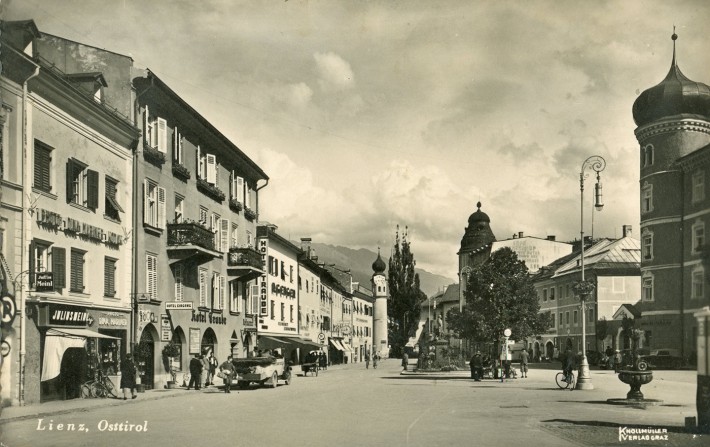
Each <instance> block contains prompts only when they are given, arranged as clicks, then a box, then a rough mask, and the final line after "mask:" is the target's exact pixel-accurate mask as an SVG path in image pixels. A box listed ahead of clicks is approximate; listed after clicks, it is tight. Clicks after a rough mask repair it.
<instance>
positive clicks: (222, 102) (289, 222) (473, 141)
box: [0, 0, 710, 280]
mask: <svg viewBox="0 0 710 447" xmlns="http://www.w3.org/2000/svg"><path fill="white" fill-rule="evenodd" d="M0 2H2V5H3V7H4V11H3V14H4V15H5V17H6V19H9V20H20V19H30V18H31V19H34V21H35V23H36V24H37V27H38V28H39V29H40V31H41V32H42V31H44V32H47V33H49V34H54V35H57V36H61V37H64V38H68V39H71V40H75V41H78V42H82V43H85V44H88V45H93V46H96V47H99V48H105V49H107V50H111V51H114V52H117V53H122V54H126V55H130V56H132V57H133V59H134V65H135V66H136V67H145V68H149V69H151V70H152V71H153V72H155V73H156V74H157V75H158V76H159V77H160V78H161V79H162V80H164V81H165V82H166V83H167V84H168V85H169V86H170V87H171V88H172V89H173V90H174V91H176V92H177V93H178V94H179V95H180V96H181V97H182V98H183V99H184V100H186V101H187V102H188V103H190V104H191V105H192V106H193V107H194V108H195V109H196V110H197V111H198V112H199V113H200V114H201V115H203V116H204V117H205V118H207V119H208V120H209V121H210V122H211V123H212V124H213V125H214V126H215V127H216V128H217V129H219V130H220V131H221V132H222V133H223V134H224V135H226V136H227V137H228V138H229V139H230V140H231V141H232V142H234V143H235V144H236V145H237V146H238V147H239V148H240V149H242V151H244V152H245V153H246V154H247V155H248V156H249V157H250V158H252V159H253V160H254V161H255V162H257V163H258V164H259V165H260V166H261V167H262V169H263V170H264V171H265V172H266V173H267V175H268V176H269V177H270V180H269V184H268V186H267V187H266V188H264V189H263V190H261V195H260V202H259V203H260V210H259V211H260V219H261V220H262V221H264V220H265V221H268V222H270V223H273V224H276V225H277V226H278V228H279V230H278V231H279V233H280V234H282V235H283V236H285V237H289V238H291V239H292V240H298V239H299V238H301V237H311V238H312V239H313V241H314V242H322V243H328V244H333V245H342V246H347V247H351V248H368V249H371V250H375V251H376V250H377V249H378V247H381V249H382V252H383V254H384V255H389V252H390V250H391V248H392V246H393V244H394V237H395V231H396V227H397V225H399V226H400V228H404V227H407V231H408V239H409V241H410V242H411V249H412V251H413V253H414V256H415V259H416V262H417V266H418V267H420V268H423V269H425V270H428V271H430V272H432V273H437V274H441V275H444V276H447V277H449V278H451V279H452V280H454V279H455V278H456V273H457V268H458V258H457V255H456V253H457V252H458V250H459V248H460V243H461V238H462V236H463V234H464V230H465V228H466V225H467V222H468V216H469V215H470V214H471V213H473V212H475V211H476V203H477V202H478V201H480V202H481V203H482V208H481V209H482V211H484V212H485V213H486V214H488V215H489V216H490V218H491V228H492V230H493V233H494V234H495V236H496V238H497V239H498V240H504V239H508V238H511V237H512V235H513V234H514V233H515V234H517V233H518V232H521V231H522V232H523V233H524V235H526V236H536V237H541V238H544V237H546V236H548V235H554V236H556V238H557V240H558V241H571V240H573V239H575V238H577V239H578V238H579V237H580V230H581V223H580V211H581V207H582V206H584V207H585V209H584V213H585V219H584V232H585V235H590V234H592V218H593V235H594V236H595V237H621V229H622V226H623V225H631V226H632V229H633V232H634V235H636V237H638V235H639V233H640V232H639V147H638V143H637V141H636V138H635V136H634V130H635V129H636V125H635V123H634V121H633V116H632V113H631V107H632V105H633V102H634V100H635V99H636V97H637V96H638V95H639V94H640V93H641V92H642V91H644V90H646V89H648V88H650V87H652V86H654V85H656V84H658V83H659V82H660V81H661V80H662V79H663V78H664V77H665V75H666V73H667V72H668V69H669V67H670V64H671V58H672V54H673V43H672V41H671V34H672V33H673V27H674V26H675V27H676V33H677V34H678V36H679V37H678V40H677V42H676V45H677V47H676V48H677V60H678V65H679V67H680V69H681V71H682V72H683V73H684V74H685V75H686V76H687V77H689V78H690V79H692V80H694V81H699V82H704V83H706V84H710V35H708V33H707V23H710V2H707V1H706V0H685V1H684V0H679V1H673V2H668V1H666V0H648V1H646V0H644V1H640V0H635V1H594V2H590V1H565V2H559V1H522V0H521V1H505V0H503V1H501V0H499V1H428V0H422V1H418V0H410V1H397V0H394V1H357V2H354V1H345V0H328V1H301V0H286V1H281V0H279V1H234V0H201V1H193V0H190V1H183V0H177V1H176V0H170V1H169V0H152V1H149V2H146V1H144V0H122V1H120V0H116V1H90V0H62V1H61V2H60V1H54V0H41V1H40V0H22V1H19V0H13V1H10V2H8V1H7V0H0ZM593 155H599V156H601V157H603V158H604V159H605V160H606V168H605V169H604V171H603V172H601V180H602V183H603V191H604V205H605V206H604V209H603V210H602V211H601V212H595V213H594V214H593V217H592V212H591V211H592V204H593V198H592V192H593V190H594V183H595V181H596V179H595V176H594V174H593V173H592V172H591V171H588V170H587V171H585V173H591V175H590V176H589V177H588V178H587V179H586V180H585V195H584V198H583V200H584V205H582V203H581V201H582V197H581V194H580V171H581V170H582V165H583V163H584V160H585V159H587V158H588V157H590V156H593Z"/></svg>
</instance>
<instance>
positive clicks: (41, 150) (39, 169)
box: [32, 140, 52, 192]
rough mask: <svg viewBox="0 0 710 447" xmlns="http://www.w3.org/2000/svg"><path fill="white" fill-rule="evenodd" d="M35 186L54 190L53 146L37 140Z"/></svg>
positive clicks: (45, 190)
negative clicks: (52, 175) (52, 174)
mask: <svg viewBox="0 0 710 447" xmlns="http://www.w3.org/2000/svg"><path fill="white" fill-rule="evenodd" d="M34 155H35V163H34V185H32V186H34V188H36V189H39V190H41V191H44V192H52V177H51V172H52V170H51V167H52V148H51V147H49V146H47V145H46V144H44V143H42V142H41V141H38V140H35V154H34Z"/></svg>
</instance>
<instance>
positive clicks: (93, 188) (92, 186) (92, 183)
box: [86, 169, 99, 210]
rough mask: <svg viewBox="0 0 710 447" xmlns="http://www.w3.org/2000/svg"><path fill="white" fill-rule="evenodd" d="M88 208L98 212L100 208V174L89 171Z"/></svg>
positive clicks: (87, 180) (87, 177)
mask: <svg viewBox="0 0 710 447" xmlns="http://www.w3.org/2000/svg"><path fill="white" fill-rule="evenodd" d="M86 191H87V194H86V207H87V208H91V209H92V210H96V209H98V207H99V173H98V172H96V171H92V170H91V169H87V171H86Z"/></svg>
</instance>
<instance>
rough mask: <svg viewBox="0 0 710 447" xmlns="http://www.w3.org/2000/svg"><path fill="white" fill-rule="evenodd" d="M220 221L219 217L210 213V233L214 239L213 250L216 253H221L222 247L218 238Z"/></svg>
mask: <svg viewBox="0 0 710 447" xmlns="http://www.w3.org/2000/svg"><path fill="white" fill-rule="evenodd" d="M220 220H221V216H220V215H219V214H217V213H212V218H211V219H210V230H211V231H212V234H213V235H214V236H213V239H214V249H215V250H217V251H222V246H221V240H222V239H221V237H220V230H219V223H220Z"/></svg>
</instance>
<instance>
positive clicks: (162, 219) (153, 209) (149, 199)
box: [143, 179, 167, 230]
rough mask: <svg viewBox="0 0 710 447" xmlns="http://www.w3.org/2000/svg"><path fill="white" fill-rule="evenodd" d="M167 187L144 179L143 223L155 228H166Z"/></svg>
mask: <svg viewBox="0 0 710 447" xmlns="http://www.w3.org/2000/svg"><path fill="white" fill-rule="evenodd" d="M166 219H167V216H166V193H165V188H163V187H161V186H158V185H157V184H156V183H154V182H152V181H150V180H148V179H144V180H143V223H145V224H147V225H150V226H151V227H154V228H159V229H161V230H162V229H165V224H166Z"/></svg>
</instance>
